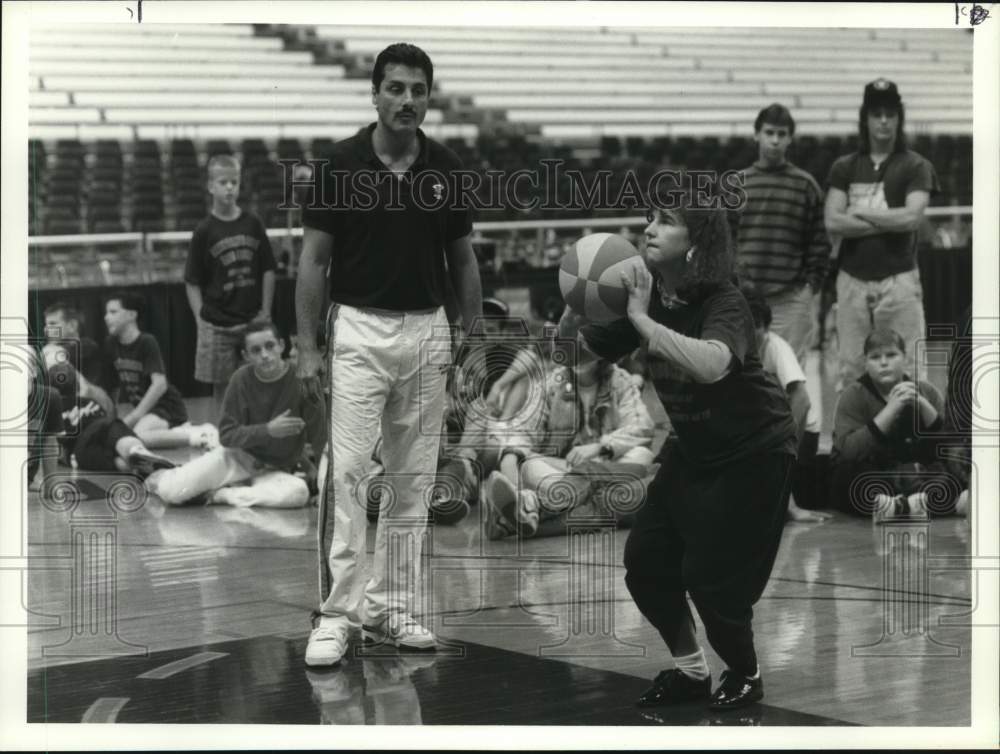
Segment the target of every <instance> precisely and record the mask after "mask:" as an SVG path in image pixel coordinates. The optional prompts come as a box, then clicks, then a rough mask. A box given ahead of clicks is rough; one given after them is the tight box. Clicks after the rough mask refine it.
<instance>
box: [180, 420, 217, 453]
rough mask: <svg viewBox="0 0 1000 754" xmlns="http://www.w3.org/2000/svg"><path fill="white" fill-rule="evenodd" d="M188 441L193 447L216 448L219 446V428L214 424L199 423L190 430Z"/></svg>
mask: <svg viewBox="0 0 1000 754" xmlns="http://www.w3.org/2000/svg"><path fill="white" fill-rule="evenodd" d="M188 443H189V444H190V445H191V447H192V448H201V449H202V450H215V449H216V448H218V447H219V444H220V443H219V430H218V429H217V428H216V426H215V425H214V424H198V425H196V426H194V427H191V429H189V430H188Z"/></svg>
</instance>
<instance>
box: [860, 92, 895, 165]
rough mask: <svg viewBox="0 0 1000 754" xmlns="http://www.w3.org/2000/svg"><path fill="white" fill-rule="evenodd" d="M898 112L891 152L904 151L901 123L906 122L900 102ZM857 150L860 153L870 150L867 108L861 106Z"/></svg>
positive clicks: (866, 152)
mask: <svg viewBox="0 0 1000 754" xmlns="http://www.w3.org/2000/svg"><path fill="white" fill-rule="evenodd" d="M896 109H897V111H898V112H899V124H898V125H897V126H896V143H895V144H894V145H893V148H892V151H893V152H905V151H906V136H905V135H904V134H903V124H904V123H905V122H906V115H905V111H904V109H903V105H902V103H900V105H899V106H898V107H897V108H896ZM858 137H859V140H858V151H859V152H861V154H868V153H869V152H871V149H872V145H871V143H870V142H869V140H868V108H867V107H864V106H862V107H861V110H860V111H859V113H858Z"/></svg>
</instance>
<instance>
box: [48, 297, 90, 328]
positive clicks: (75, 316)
mask: <svg viewBox="0 0 1000 754" xmlns="http://www.w3.org/2000/svg"><path fill="white" fill-rule="evenodd" d="M56 312H60V313H62V316H63V319H64V320H66V321H67V322H76V323H77V326H82V325H83V321H82V317H81V316H80V311H79V310H78V309H77V308H76V307H75V306H70V305H69V304H68V303H66V302H65V301H53V302H52V303H51V304H49V305H48V306H46V307H45V311H44V312H42V316H44V317H49V316H51V315H53V314H55V313H56Z"/></svg>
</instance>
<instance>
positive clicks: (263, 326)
mask: <svg viewBox="0 0 1000 754" xmlns="http://www.w3.org/2000/svg"><path fill="white" fill-rule="evenodd" d="M268 331H270V332H271V333H273V334H274V337H275V338H277V339H278V340H281V332H280V331H279V330H278V326H277V325H276V324H274V322H271V321H266V322H251V323H250V324H249V325H247V329H246V332H245V333H243V347H244V348H246V345H247V337H249V336H250V335H253V334H254V333H257V332H268Z"/></svg>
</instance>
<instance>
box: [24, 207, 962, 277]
mask: <svg viewBox="0 0 1000 754" xmlns="http://www.w3.org/2000/svg"><path fill="white" fill-rule="evenodd" d="M924 214H925V216H926V217H928V218H935V219H939V218H956V217H971V215H972V207H969V206H951V207H929V208H928V209H927V210H926V211H925V213H924ZM646 224H647V220H646V218H645V216H643V215H639V216H628V217H601V218H590V219H587V218H572V219H567V220H545V219H543V220H513V221H497V222H478V223H475V224H474V225H473V234H474V239H475V241H476V242H477V243H480V244H482V243H490V242H496V241H507V240H509V239H510V238H511V237H512V234H514V235H516V236H517V237H518V238H522V239H523V238H524V236H525V235H526V236H527V240H526V241H525V242H526V243H533V244H534V252H533V253H534V255H535V256H537V257H539V260H540V257H541V254H542V250H543V248H544V246H545V243H546V235H547V231H550V230H553V231H564V232H565V231H574V230H578V231H582V230H584V229H588V230H607V229H614V230H618V229H621V228H629V229H633V228H636V227H640V228H641V227H643V226H645V225H646ZM267 234H268V236H269V237H270V238H272V239H278V240H286V241H290V240H292V239H298V238H301V237H302V228H301V227H295V228H268V230H267ZM191 235H192V231H188V230H175V231H156V232H147V233H139V232H134V233H85V234H75V235H60V236H29V237H28V249H29V252H30V251H31V250H34V249H37V250H39V251H41V250H43V249H45V250H53V251H57V250H60V249H64V250H73V249H77V250H79V249H85V250H88V251H89V252H90V253H91V254H92V255H93V256H94V259H93V262H94V265H92V266H90V265H88V269H87V273H88V274H87V276H86V279H85V280H82V281H81V280H76V281H73V278H72V276H71V275H70V274H69V269H68V265H67V261H68V260H61V261H60V260H58V259H56V260H52V259H49V260H45V261H42V260H39V259H37V258H32V257H29V278H32V277H34V278H36V280H35V284H34V287H36V288H58V287H63V288H67V287H77V286H82V285H115V284H136V283H153V282H166V281H177V280H179V279H180V274H181V271H182V269H183V262H182V261H179V260H178V259H176V258H174V257H171V256H162V255H160V254H159V253H158V249H159V248H161V247H162V246H164V245H173V246H175V247H181V246H186V245H187V243H188V242H189V241H190V239H191ZM561 240H564V239H561ZM123 246H124V247H127V253H130V259H129V260H128V261H129V262H130V263H131V266H132V267H133V269H132V270H131V271H128V272H126V273H124V274H123V273H122V272H119V271H116V270H113V269H112V264H111V261H110V260H109V258H108V256H110V255H105V256H104V257H103V258H102V256H101V254H100V250H101V249H102V248H103V249H109V250H110V249H111V248H120V247H123ZM285 250H287V251H289V262H288V268H287V271H288V273H289V274H293V273H294V271H295V266H296V263H297V258H296V257H297V253H296V250H295V244H286V245H285ZM85 261H86V262H89V261H90V260H89V259H86V260H85ZM498 261H500V260H498ZM77 263H78V262H77V261H74V262H70V263H69V265H70V266H71V265H75V264H77ZM33 266H34V268H35V271H36V272H38V271H40V270H41V268H42V267H45V268H47V269H46V272H47V274H45V275H34V276H32V274H31V272H32V267H33ZM42 278H45V279H42ZM116 278H121V279H116Z"/></svg>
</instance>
